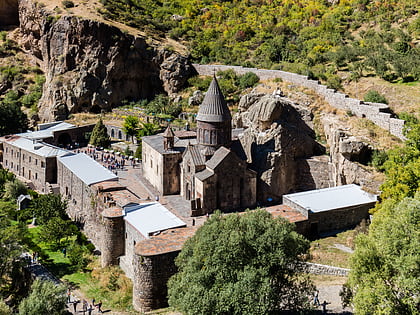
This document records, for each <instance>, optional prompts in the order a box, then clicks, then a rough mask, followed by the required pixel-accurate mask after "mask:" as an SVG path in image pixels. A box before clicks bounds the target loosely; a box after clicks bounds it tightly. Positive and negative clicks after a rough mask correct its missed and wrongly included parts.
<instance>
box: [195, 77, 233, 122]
mask: <svg viewBox="0 0 420 315" xmlns="http://www.w3.org/2000/svg"><path fill="white" fill-rule="evenodd" d="M231 119H232V116H231V114H230V111H229V108H228V106H227V104H226V101H225V98H224V96H223V93H222V91H221V90H220V87H219V84H218V83H217V80H216V77H215V76H213V80H212V81H211V83H210V86H209V89H208V91H207V93H206V96H205V97H204V100H203V103H201V106H200V108H199V110H198V115H197V120H199V121H207V122H223V121H228V120H229V121H230V120H231Z"/></svg>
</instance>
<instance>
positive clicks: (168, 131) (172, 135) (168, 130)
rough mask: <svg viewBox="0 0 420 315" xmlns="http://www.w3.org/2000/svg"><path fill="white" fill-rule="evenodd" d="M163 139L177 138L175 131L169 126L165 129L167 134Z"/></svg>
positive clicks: (164, 134)
mask: <svg viewBox="0 0 420 315" xmlns="http://www.w3.org/2000/svg"><path fill="white" fill-rule="evenodd" d="M163 137H164V138H173V137H175V134H174V132H173V130H172V128H171V127H169V126H168V127H167V128H166V129H165V132H164V133H163Z"/></svg>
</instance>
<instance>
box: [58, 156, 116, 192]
mask: <svg viewBox="0 0 420 315" xmlns="http://www.w3.org/2000/svg"><path fill="white" fill-rule="evenodd" d="M59 160H60V162H61V163H63V165H64V166H65V167H67V168H68V169H69V170H70V171H72V173H73V174H74V175H76V176H77V177H78V178H80V179H81V180H82V181H83V182H84V183H85V184H86V185H91V184H95V183H99V182H103V181H107V180H117V179H118V177H117V176H116V175H115V174H114V173H112V172H111V171H110V170H108V169H106V168H105V167H103V166H102V165H101V164H99V163H98V162H96V161H95V160H93V159H91V158H90V157H88V156H87V155H86V154H84V153H79V154H73V155H69V156H62V157H59Z"/></svg>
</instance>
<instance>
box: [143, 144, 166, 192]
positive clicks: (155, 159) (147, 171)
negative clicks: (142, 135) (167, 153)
mask: <svg viewBox="0 0 420 315" xmlns="http://www.w3.org/2000/svg"><path fill="white" fill-rule="evenodd" d="M142 165H143V176H144V178H146V179H147V180H148V181H149V182H150V184H152V185H153V187H155V188H156V189H157V190H158V191H159V192H160V193H161V194H162V193H163V176H162V169H163V157H162V154H160V153H159V152H158V151H156V150H155V149H153V148H152V147H151V146H150V145H148V144H147V143H146V142H145V141H143V144H142Z"/></svg>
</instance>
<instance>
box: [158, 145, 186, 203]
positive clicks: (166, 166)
mask: <svg viewBox="0 0 420 315" xmlns="http://www.w3.org/2000/svg"><path fill="white" fill-rule="evenodd" d="M181 159H182V155H181V154H180V153H178V152H177V153H168V154H164V155H163V157H162V160H163V166H162V179H163V183H162V186H163V188H162V193H163V194H164V195H174V194H179V193H180V191H181V174H180V172H181V171H180V167H179V162H181Z"/></svg>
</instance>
